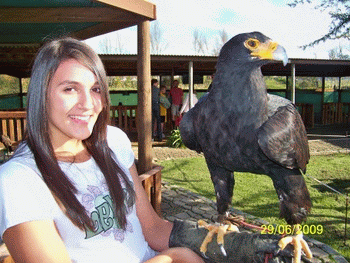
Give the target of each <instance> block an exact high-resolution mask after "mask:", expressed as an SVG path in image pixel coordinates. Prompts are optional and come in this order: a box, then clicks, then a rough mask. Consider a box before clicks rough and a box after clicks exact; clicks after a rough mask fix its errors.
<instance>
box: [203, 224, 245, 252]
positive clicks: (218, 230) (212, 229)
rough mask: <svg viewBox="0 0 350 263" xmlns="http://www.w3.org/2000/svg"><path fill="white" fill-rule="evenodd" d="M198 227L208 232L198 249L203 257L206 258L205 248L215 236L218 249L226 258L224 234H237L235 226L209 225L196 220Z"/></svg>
mask: <svg viewBox="0 0 350 263" xmlns="http://www.w3.org/2000/svg"><path fill="white" fill-rule="evenodd" d="M197 224H198V227H204V228H205V229H207V230H208V231H209V232H208V234H207V236H206V237H205V239H204V240H203V242H202V245H201V247H200V249H199V250H200V252H201V254H202V256H203V257H205V258H207V256H206V254H205V253H206V252H207V246H208V244H209V243H210V242H211V241H212V240H213V236H214V234H217V238H216V239H217V244H218V245H219V247H220V250H221V253H222V254H223V255H224V256H226V251H225V248H224V236H225V234H227V233H229V232H239V229H238V227H237V226H235V225H232V224H227V225H210V224H208V223H207V222H205V221H203V220H198V222H197Z"/></svg>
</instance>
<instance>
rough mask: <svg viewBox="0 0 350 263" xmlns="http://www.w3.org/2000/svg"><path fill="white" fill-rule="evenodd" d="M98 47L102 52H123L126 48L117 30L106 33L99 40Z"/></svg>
mask: <svg viewBox="0 0 350 263" xmlns="http://www.w3.org/2000/svg"><path fill="white" fill-rule="evenodd" d="M99 48H100V52H101V53H102V54H124V53H126V50H125V48H124V43H123V42H122V40H121V37H120V35H119V33H118V32H115V33H114V34H113V35H108V36H105V37H104V38H102V39H101V40H100V41H99Z"/></svg>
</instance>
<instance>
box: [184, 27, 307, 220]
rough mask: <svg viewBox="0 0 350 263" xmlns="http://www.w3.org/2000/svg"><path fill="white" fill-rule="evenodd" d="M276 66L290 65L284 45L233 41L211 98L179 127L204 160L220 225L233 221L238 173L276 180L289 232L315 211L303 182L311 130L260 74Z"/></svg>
mask: <svg viewBox="0 0 350 263" xmlns="http://www.w3.org/2000/svg"><path fill="white" fill-rule="evenodd" d="M271 61H282V62H283V64H284V65H286V64H287V62H288V57H287V55H286V51H285V49H284V48H283V47H282V46H281V45H279V44H278V43H277V42H275V41H272V40H271V39H270V38H268V37H266V36H265V35H263V34H262V33H260V32H251V33H243V34H239V35H236V36H234V37H233V38H232V39H230V40H229V41H228V42H227V43H225V45H224V46H223V47H222V49H221V51H220V54H219V56H218V61H217V65H216V73H215V76H214V79H213V82H212V88H211V90H210V92H208V93H207V94H206V95H205V96H203V97H202V98H201V99H200V101H199V102H198V103H197V104H196V105H195V106H194V107H193V108H192V109H191V110H190V111H188V112H187V113H185V114H184V116H183V118H182V121H181V123H180V127H179V129H180V134H181V137H182V141H183V142H184V144H185V145H186V146H187V147H188V148H190V149H192V150H195V151H197V152H202V153H203V154H204V157H205V160H206V163H207V166H208V170H209V172H210V176H211V180H212V182H213V185H214V188H215V193H216V201H217V211H218V214H219V217H218V218H222V217H225V216H226V215H228V209H229V206H230V205H231V202H232V196H233V189H234V184H235V179H234V172H250V173H256V174H264V175H267V176H269V177H270V178H271V179H272V182H273V185H274V188H275V190H276V193H277V196H278V198H279V204H280V217H282V218H284V219H285V220H286V222H287V223H288V224H291V225H294V224H300V223H301V222H303V221H305V220H306V218H307V215H308V214H309V212H310V210H311V205H312V204H311V199H310V195H309V192H308V189H307V186H306V184H305V181H304V177H303V175H302V173H305V171H306V165H307V163H308V161H309V158H310V154H309V147H308V141H307V134H306V130H305V126H304V124H303V121H302V119H301V117H300V114H299V113H298V110H297V109H296V107H295V105H294V104H293V103H292V102H291V101H289V100H287V99H285V98H282V97H280V96H276V95H271V94H268V93H267V90H266V85H265V82H264V79H263V75H262V72H261V67H262V66H263V65H264V64H267V63H269V62H271ZM256 183H257V184H258V183H259V182H256Z"/></svg>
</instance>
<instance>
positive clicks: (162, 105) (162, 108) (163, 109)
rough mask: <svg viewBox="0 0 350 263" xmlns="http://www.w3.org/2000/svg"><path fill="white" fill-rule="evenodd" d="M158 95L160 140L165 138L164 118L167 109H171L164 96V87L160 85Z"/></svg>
mask: <svg viewBox="0 0 350 263" xmlns="http://www.w3.org/2000/svg"><path fill="white" fill-rule="evenodd" d="M159 92H160V95H159V101H160V118H161V129H162V138H165V135H164V125H165V121H166V116H167V109H169V108H170V107H171V103H170V102H169V100H168V98H167V96H166V94H167V90H166V86H165V85H162V86H161V87H160V91H159Z"/></svg>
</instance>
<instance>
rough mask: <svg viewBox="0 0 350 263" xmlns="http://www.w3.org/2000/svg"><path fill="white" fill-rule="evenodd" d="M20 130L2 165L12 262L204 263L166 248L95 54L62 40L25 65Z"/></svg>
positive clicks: (164, 230) (4, 222)
mask: <svg viewBox="0 0 350 263" xmlns="http://www.w3.org/2000/svg"><path fill="white" fill-rule="evenodd" d="M27 105H28V106H27V132H26V136H25V139H24V140H23V142H22V143H21V144H20V145H19V147H18V148H17V150H16V152H15V154H14V156H13V157H12V158H11V159H10V160H9V161H8V162H7V163H5V164H4V165H2V166H1V167H0V237H1V239H3V240H4V242H5V243H6V245H7V247H8V249H9V251H10V253H11V256H12V257H13V259H14V260H15V262H29V263H30V262H35V263H37V262H77V263H80V262H102V263H105V262H202V260H201V259H200V257H199V256H197V255H196V254H195V253H194V252H192V251H191V250H189V249H185V248H170V249H169V247H168V242H169V236H170V233H171V230H172V227H173V224H172V223H170V222H168V221H165V220H163V219H160V218H159V217H158V216H157V214H156V213H155V212H154V210H153V209H152V207H151V205H150V203H149V202H148V199H147V196H146V194H145V192H144V190H143V188H142V185H141V183H140V182H139V179H138V174H137V171H136V168H135V164H134V156H133V152H132V150H131V146H130V141H129V139H128V138H127V136H126V135H125V134H124V133H123V132H122V131H121V130H120V129H118V128H115V127H111V126H107V123H108V121H109V97H108V87H107V83H106V74H105V70H104V68H103V64H102V62H101V60H100V59H99V57H98V56H97V55H96V53H95V52H94V51H93V50H92V49H91V48H90V47H88V46H87V45H85V44H84V43H82V42H80V41H78V40H75V39H71V38H63V39H58V40H54V41H51V42H49V43H47V44H45V45H44V46H43V47H42V48H41V50H40V51H39V53H38V55H37V57H36V59H35V62H34V65H33V70H32V75H31V81H30V84H29V88H28V100H27Z"/></svg>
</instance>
